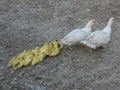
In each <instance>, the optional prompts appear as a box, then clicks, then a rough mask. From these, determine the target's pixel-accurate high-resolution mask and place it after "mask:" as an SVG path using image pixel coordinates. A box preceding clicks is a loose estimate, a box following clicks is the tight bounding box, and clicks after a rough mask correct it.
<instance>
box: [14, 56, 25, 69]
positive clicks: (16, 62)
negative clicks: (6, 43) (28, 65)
mask: <svg viewBox="0 0 120 90" xmlns="http://www.w3.org/2000/svg"><path fill="white" fill-rule="evenodd" d="M12 66H13V68H14V69H19V68H21V67H22V66H24V59H20V58H19V59H15V60H14V61H13V65H12Z"/></svg>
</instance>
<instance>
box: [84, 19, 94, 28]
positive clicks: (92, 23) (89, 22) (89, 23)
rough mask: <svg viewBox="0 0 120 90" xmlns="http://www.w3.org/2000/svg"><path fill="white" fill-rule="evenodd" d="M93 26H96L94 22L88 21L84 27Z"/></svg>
mask: <svg viewBox="0 0 120 90" xmlns="http://www.w3.org/2000/svg"><path fill="white" fill-rule="evenodd" d="M94 24H96V20H90V21H88V23H87V24H86V26H85V27H91V26H92V25H94Z"/></svg>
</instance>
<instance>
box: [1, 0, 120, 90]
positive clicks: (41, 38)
mask: <svg viewBox="0 0 120 90" xmlns="http://www.w3.org/2000/svg"><path fill="white" fill-rule="evenodd" d="M111 16H114V17H116V18H117V21H116V22H115V23H114V24H113V26H112V38H111V41H110V43H109V48H108V49H106V50H101V49H98V50H95V51H90V50H89V49H88V48H86V47H81V48H80V47H79V46H73V50H67V49H63V50H62V51H61V54H60V55H58V56H56V57H51V58H46V59H45V60H44V61H43V62H42V63H40V64H38V65H36V66H28V67H26V68H23V69H21V70H18V71H15V70H13V69H12V68H8V67H7V64H8V62H9V60H10V58H11V57H13V56H14V55H16V54H19V53H20V52H22V51H23V50H25V49H33V48H35V47H36V46H42V45H43V44H44V43H45V42H50V41H53V40H54V39H60V38H62V37H63V36H64V35H65V34H67V33H68V32H70V31H72V30H73V29H75V28H78V27H84V25H85V24H86V23H87V21H88V20H90V19H94V18H95V19H97V21H98V23H99V24H98V25H96V26H93V31H94V30H95V28H98V29H102V28H104V27H105V25H106V23H107V21H108V19H109V18H110V17H111ZM119 24H120V0H0V82H1V83H0V90H119V89H120V65H119V64H120V55H119V54H120V45H119V44H120V30H119V28H120V25H119Z"/></svg>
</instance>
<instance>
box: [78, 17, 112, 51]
mask: <svg viewBox="0 0 120 90" xmlns="http://www.w3.org/2000/svg"><path fill="white" fill-rule="evenodd" d="M113 21H114V18H113V17H112V18H110V19H109V21H108V24H107V26H106V27H105V28H104V29H103V30H99V31H95V32H93V33H91V34H90V36H88V38H86V40H84V41H80V43H83V44H84V45H86V46H88V47H90V48H92V49H96V48H97V47H100V46H103V47H106V44H107V43H108V42H109V41H110V37H111V25H112V23H113Z"/></svg>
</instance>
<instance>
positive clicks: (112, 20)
mask: <svg viewBox="0 0 120 90" xmlns="http://www.w3.org/2000/svg"><path fill="white" fill-rule="evenodd" d="M114 21H115V18H114V17H111V18H110V19H109V21H108V25H112V23H113V22H114Z"/></svg>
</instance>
